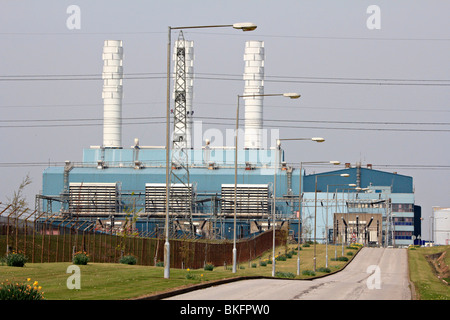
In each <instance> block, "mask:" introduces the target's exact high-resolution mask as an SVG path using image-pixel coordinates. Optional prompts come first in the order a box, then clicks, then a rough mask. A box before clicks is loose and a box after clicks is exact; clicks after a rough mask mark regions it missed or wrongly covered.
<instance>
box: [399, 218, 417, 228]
mask: <svg viewBox="0 0 450 320" xmlns="http://www.w3.org/2000/svg"><path fill="white" fill-rule="evenodd" d="M394 225H396V226H412V225H414V218H411V217H394Z"/></svg>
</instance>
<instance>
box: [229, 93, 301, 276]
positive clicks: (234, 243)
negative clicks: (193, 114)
mask: <svg viewBox="0 0 450 320" xmlns="http://www.w3.org/2000/svg"><path fill="white" fill-rule="evenodd" d="M273 96H283V97H286V98H290V99H298V98H300V94H298V93H268V94H244V95H238V96H237V107H236V129H235V133H234V221H233V224H234V231H233V273H236V265H237V258H236V256H237V249H236V207H237V160H238V156H237V151H238V130H239V101H240V98H250V97H273ZM276 158H277V157H276ZM275 173H276V167H275ZM275 186H276V174H275V177H274V189H275ZM274 199H275V195H274ZM274 203H275V201H274ZM272 211H273V215H274V217H275V212H274V210H272ZM273 248H274V249H273V250H274V254H275V228H274V231H273ZM273 265H275V260H274V261H273ZM274 270H275V269H273V271H272V273H273V276H275V275H274V272H275V271H274Z"/></svg>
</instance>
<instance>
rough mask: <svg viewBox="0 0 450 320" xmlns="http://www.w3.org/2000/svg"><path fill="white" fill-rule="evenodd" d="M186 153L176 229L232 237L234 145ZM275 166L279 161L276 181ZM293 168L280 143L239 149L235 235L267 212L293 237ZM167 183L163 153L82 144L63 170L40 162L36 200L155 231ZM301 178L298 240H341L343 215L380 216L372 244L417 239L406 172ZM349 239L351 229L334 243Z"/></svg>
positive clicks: (354, 170) (265, 220) (60, 211)
mask: <svg viewBox="0 0 450 320" xmlns="http://www.w3.org/2000/svg"><path fill="white" fill-rule="evenodd" d="M189 159H190V161H189V179H190V181H189V183H190V186H191V191H190V193H186V194H189V195H190V196H191V197H192V203H191V204H192V207H191V211H190V212H191V214H190V215H188V214H187V212H188V210H186V206H185V205H186V203H188V201H186V198H184V199H183V198H182V197H183V195H181V198H179V199H178V200H180V201H181V202H182V203H183V206H181V207H178V209H177V204H175V203H171V209H170V212H171V221H172V223H173V225H174V231H178V232H185V231H186V230H188V228H187V226H188V225H190V224H191V225H192V224H193V225H194V226H195V233H196V236H198V237H208V238H219V239H226V238H228V239H229V238H231V237H232V235H233V217H234V206H233V204H234V172H235V170H234V150H227V149H225V148H208V147H203V149H202V150H189ZM274 165H276V167H277V170H276V186H275V184H274V182H275V179H274V178H275V170H274ZM173 170H175V171H176V170H177V169H175V168H174V169H173ZM299 174H300V170H299V168H298V167H296V168H294V167H291V166H289V165H288V164H286V163H285V162H284V151H283V150H281V149H277V148H272V149H270V150H239V151H238V166H237V198H238V202H237V203H238V206H237V209H236V213H237V215H236V216H237V221H238V222H237V235H238V237H239V238H242V237H249V236H253V235H255V234H258V233H259V232H262V231H264V230H267V229H269V228H270V227H271V225H272V224H273V222H272V220H273V216H275V221H276V222H275V223H276V224H277V226H285V227H287V228H289V230H290V235H291V237H292V238H294V239H296V238H297V237H298V222H299V215H298V212H299V183H300V176H299ZM341 174H348V177H345V178H343V177H341ZM316 180H317V189H316V187H315V185H316ZM165 181H166V168H165V150H164V149H155V148H150V147H148V148H146V147H140V148H137V147H136V148H131V149H108V148H90V149H85V150H84V152H83V161H82V162H81V163H71V162H67V163H66V165H65V166H63V167H49V168H47V169H46V170H45V171H44V173H43V188H42V190H43V191H42V194H41V195H38V196H37V199H38V200H39V201H38V203H39V208H40V211H47V212H49V213H52V214H54V213H57V215H60V216H61V217H64V216H68V215H69V216H74V215H76V216H77V217H78V218H79V219H86V220H92V221H96V222H97V223H100V224H101V225H103V226H106V225H109V226H111V221H114V224H113V225H117V224H118V225H119V226H120V221H123V219H124V217H125V216H127V215H130V214H132V215H135V216H136V221H135V225H134V228H135V229H136V230H137V231H139V232H143V233H147V234H156V233H157V232H161V230H162V228H163V227H164V217H165ZM301 181H302V190H303V193H302V205H301V212H302V214H301V222H302V231H301V232H302V235H301V236H302V238H303V239H304V240H313V238H315V239H316V240H317V241H319V242H324V241H326V240H327V238H326V235H328V240H329V241H337V242H340V241H341V239H340V238H334V237H333V235H338V234H339V229H338V228H339V226H338V225H336V224H335V223H334V222H333V221H334V220H335V219H334V216H335V215H336V214H341V213H345V214H358V213H359V215H360V216H361V215H362V214H372V215H373V214H379V217H380V218H379V221H378V223H379V226H378V235H379V236H377V237H376V239H372V241H371V243H373V244H376V245H395V246H402V245H408V244H411V243H412V236H413V235H416V236H417V234H416V233H415V231H417V230H416V229H417V228H415V226H414V221H418V220H417V215H418V214H420V211H419V210H420V207H418V206H415V205H414V192H413V180H412V177H408V176H404V175H400V174H396V173H388V172H384V171H379V170H373V169H372V168H371V167H370V166H369V168H362V167H361V166H360V165H356V166H353V167H352V166H350V165H348V164H347V165H346V168H344V169H340V170H335V171H329V172H323V173H318V174H309V175H308V174H305V172H303V174H302V180H301ZM349 185H352V187H350V186H349ZM174 186H175V185H174ZM274 189H276V201H275V202H276V205H275V208H273V193H274ZM158 190H159V191H158ZM316 191H317V192H316ZM327 191H328V192H327ZM186 194H184V195H185V196H186ZM177 197H178V196H177ZM316 198H317V201H316V200H315V199H316ZM273 209H275V210H273ZM313 216H315V219H313ZM327 217H328V218H327ZM415 218H416V220H415ZM313 220H315V222H314V223H313ZM366 220H367V219H366ZM102 221H103V223H102ZM419 221H420V220H419ZM108 223H109V224H108ZM366 223H367V221H366ZM314 226H315V228H314ZM374 226H375V224H374V225H372V228H373V227H374ZM341 227H342V224H341ZM105 228H106V227H105ZM313 228H314V229H315V233H313V232H312V230H313ZM363 229H364V226H361V230H363ZM105 230H106V229H105ZM366 231H367V230H366ZM367 232H368V231H367ZM353 237H355V235H353ZM374 237H375V236H372V238H374ZM351 240H352V239H351V237H350V235H349V236H348V238H346V239H342V241H347V242H349V241H351ZM369 240H370V239H368V238H367V235H365V237H362V236H359V237H357V238H356V239H355V238H353V241H361V242H367V243H368V242H369Z"/></svg>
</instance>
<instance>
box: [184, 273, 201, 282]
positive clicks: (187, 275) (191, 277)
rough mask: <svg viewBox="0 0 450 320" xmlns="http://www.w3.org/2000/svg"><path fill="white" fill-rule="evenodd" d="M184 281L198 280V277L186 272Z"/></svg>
mask: <svg viewBox="0 0 450 320" xmlns="http://www.w3.org/2000/svg"><path fill="white" fill-rule="evenodd" d="M186 279H188V280H198V279H199V278H198V275H196V274H193V273H190V272H188V273H186Z"/></svg>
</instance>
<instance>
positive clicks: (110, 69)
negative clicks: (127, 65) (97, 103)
mask: <svg viewBox="0 0 450 320" xmlns="http://www.w3.org/2000/svg"><path fill="white" fill-rule="evenodd" d="M122 59H123V48H122V41H121V40H105V42H104V45H103V74H102V77H103V93H102V98H103V147H104V148H122V78H123V69H122Z"/></svg>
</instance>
